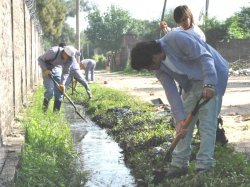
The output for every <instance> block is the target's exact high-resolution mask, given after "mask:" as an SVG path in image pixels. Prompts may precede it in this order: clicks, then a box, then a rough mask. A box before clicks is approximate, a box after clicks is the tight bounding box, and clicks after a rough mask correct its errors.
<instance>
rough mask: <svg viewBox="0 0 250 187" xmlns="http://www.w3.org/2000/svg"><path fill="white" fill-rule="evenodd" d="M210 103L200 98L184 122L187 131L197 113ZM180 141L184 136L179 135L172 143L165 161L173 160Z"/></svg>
mask: <svg viewBox="0 0 250 187" xmlns="http://www.w3.org/2000/svg"><path fill="white" fill-rule="evenodd" d="M208 101H209V99H203V97H202V96H201V97H200V98H199V100H198V101H197V103H196V105H195V107H194V109H193V110H192V112H191V114H189V115H188V116H187V117H186V119H185V121H184V125H183V128H184V129H187V128H188V126H189V124H190V122H191V121H192V119H193V117H194V116H195V115H196V114H197V112H198V111H199V109H200V107H201V106H203V105H205V104H206V103H207V102H208ZM180 139H182V135H181V134H177V135H176V137H175V139H174V141H173V142H172V143H171V145H170V147H169V149H168V151H167V153H166V155H165V158H164V160H169V159H170V158H171V155H172V152H173V150H174V148H175V147H176V145H177V143H178V142H179V141H180Z"/></svg>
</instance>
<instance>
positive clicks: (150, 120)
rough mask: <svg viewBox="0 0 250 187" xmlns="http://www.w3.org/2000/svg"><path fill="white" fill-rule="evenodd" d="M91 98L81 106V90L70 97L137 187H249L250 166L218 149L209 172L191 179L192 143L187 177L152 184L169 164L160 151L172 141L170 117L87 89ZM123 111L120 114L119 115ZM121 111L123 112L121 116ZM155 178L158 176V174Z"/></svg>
mask: <svg viewBox="0 0 250 187" xmlns="http://www.w3.org/2000/svg"><path fill="white" fill-rule="evenodd" d="M91 90H92V92H93V95H94V98H93V99H92V100H91V101H90V102H86V97H85V96H82V95H81V94H79V93H85V90H84V89H83V88H82V87H77V92H78V93H76V94H75V95H72V98H73V100H75V101H77V102H80V103H84V105H85V106H86V112H87V113H88V114H89V115H90V116H91V118H92V119H93V120H94V121H96V122H97V124H99V125H100V126H101V127H104V128H107V130H108V133H109V135H110V136H112V137H113V138H114V139H115V140H116V141H117V142H118V143H119V145H120V146H121V147H122V149H123V153H124V157H125V161H126V164H127V165H128V166H129V167H130V168H131V169H132V173H133V174H134V176H135V178H136V179H137V182H138V183H139V186H140V185H141V186H152V187H153V186H162V187H163V186H171V187H175V186H176V187H181V186H183V187H184V186H185V187H186V186H190V187H198V186H208V187H215V186H242V187H243V186H244V187H247V186H250V185H249V184H250V161H249V160H248V159H247V158H246V157H245V155H244V154H242V153H236V152H235V151H234V149H233V148H232V146H230V145H226V146H221V145H219V144H218V145H217V146H216V150H215V158H216V160H217V165H216V167H215V168H214V170H211V171H210V172H209V173H206V174H202V175H199V176H197V175H195V171H194V158H195V154H196V152H197V150H198V146H199V140H198V139H197V138H194V142H193V152H192V156H191V162H190V168H189V173H188V175H186V176H184V177H181V178H175V179H167V178H163V179H162V180H161V181H160V180H159V181H160V182H159V181H158V184H156V183H157V180H158V179H157V177H158V178H161V175H160V174H164V170H165V169H166V168H167V167H168V166H169V164H170V161H164V156H165V151H166V150H167V148H168V146H169V144H170V143H171V142H172V140H173V137H174V130H173V128H172V127H171V117H170V116H169V117H162V116H161V115H159V114H157V112H156V111H155V108H154V107H153V106H152V105H151V104H149V103H145V102H142V101H141V100H140V99H138V98H134V97H131V96H129V95H127V94H126V93H123V92H120V91H117V90H112V89H109V88H105V87H101V86H100V85H97V84H91ZM120 109H123V110H120ZM121 111H123V112H121ZM157 173H158V174H159V175H158V174H157Z"/></svg>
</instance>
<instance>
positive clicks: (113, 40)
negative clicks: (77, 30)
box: [85, 5, 131, 51]
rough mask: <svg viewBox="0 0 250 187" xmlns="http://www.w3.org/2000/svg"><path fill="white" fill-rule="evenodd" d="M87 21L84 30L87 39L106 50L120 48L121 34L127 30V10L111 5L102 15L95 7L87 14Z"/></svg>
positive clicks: (128, 25) (129, 22)
mask: <svg viewBox="0 0 250 187" xmlns="http://www.w3.org/2000/svg"><path fill="white" fill-rule="evenodd" d="M88 22H89V27H88V28H87V30H86V31H85V33H86V36H87V37H88V39H89V40H90V41H91V42H92V43H93V44H94V45H95V46H98V47H100V48H102V49H105V50H106V51H117V50H119V49H120V45H121V41H122V36H123V34H126V33H127V32H128V31H129V28H130V25H131V17H130V15H129V13H128V12H127V11H125V10H122V9H120V8H116V7H115V6H112V5H111V7H109V9H108V11H107V12H105V13H104V14H103V15H101V12H100V10H98V8H96V7H95V9H94V10H93V11H92V12H90V13H89V14H88Z"/></svg>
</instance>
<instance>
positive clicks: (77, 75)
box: [58, 43, 92, 99]
mask: <svg viewBox="0 0 250 187" xmlns="http://www.w3.org/2000/svg"><path fill="white" fill-rule="evenodd" d="M58 46H59V47H62V48H64V47H65V46H66V44H65V43H60V44H59V45H58ZM76 56H81V52H80V51H78V50H77V49H76V51H75V57H76ZM74 79H76V81H77V82H79V83H80V84H81V85H82V86H83V87H84V88H85V90H86V93H87V95H88V97H89V99H91V98H92V94H91V91H90V88H89V85H88V82H87V81H86V79H85V78H84V76H83V74H82V72H81V68H80V65H79V63H78V62H77V60H76V59H75V58H73V62H72V65H71V67H70V72H69V76H68V78H67V80H66V82H65V88H66V89H68V88H69V85H70V83H72V81H73V80H74Z"/></svg>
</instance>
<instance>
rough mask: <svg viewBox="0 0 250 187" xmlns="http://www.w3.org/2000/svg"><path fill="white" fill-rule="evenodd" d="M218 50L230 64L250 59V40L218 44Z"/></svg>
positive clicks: (236, 40) (235, 40)
mask: <svg viewBox="0 0 250 187" xmlns="http://www.w3.org/2000/svg"><path fill="white" fill-rule="evenodd" d="M216 49H217V50H218V51H219V52H220V53H221V54H222V56H223V57H225V59H227V60H228V61H229V62H235V61H237V60H240V59H244V60H248V59H250V39H244V40H240V39H234V40H230V41H223V42H217V43H216Z"/></svg>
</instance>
